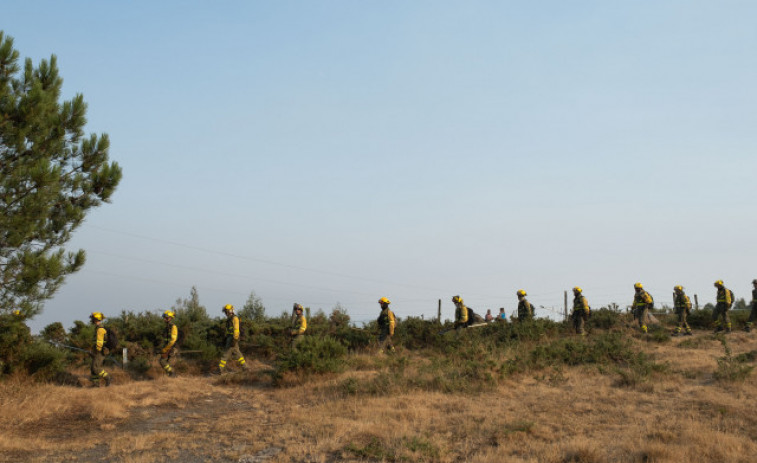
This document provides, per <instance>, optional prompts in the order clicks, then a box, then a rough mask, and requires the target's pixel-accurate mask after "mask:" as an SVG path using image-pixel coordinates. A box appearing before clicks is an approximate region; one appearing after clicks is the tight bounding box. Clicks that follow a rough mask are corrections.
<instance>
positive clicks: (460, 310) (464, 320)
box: [452, 296, 468, 333]
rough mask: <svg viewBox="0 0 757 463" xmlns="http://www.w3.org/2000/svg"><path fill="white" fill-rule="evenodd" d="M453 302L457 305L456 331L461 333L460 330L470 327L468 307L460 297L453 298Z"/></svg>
mask: <svg viewBox="0 0 757 463" xmlns="http://www.w3.org/2000/svg"><path fill="white" fill-rule="evenodd" d="M452 302H453V303H454V304H455V331H457V332H458V333H459V332H460V329H462V328H465V327H466V326H468V307H466V306H465V303H464V302H463V298H461V297H460V296H453V297H452Z"/></svg>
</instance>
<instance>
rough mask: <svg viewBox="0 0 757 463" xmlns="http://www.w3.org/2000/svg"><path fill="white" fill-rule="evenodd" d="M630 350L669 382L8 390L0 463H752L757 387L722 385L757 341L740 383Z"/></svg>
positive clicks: (376, 382) (357, 369) (427, 367)
mask: <svg viewBox="0 0 757 463" xmlns="http://www.w3.org/2000/svg"><path fill="white" fill-rule="evenodd" d="M627 336H628V337H629V338H630V339H631V340H632V343H633V344H632V345H633V348H634V349H638V350H643V351H645V352H647V353H649V354H650V355H651V358H652V359H654V361H655V362H656V363H657V364H658V365H663V366H665V368H664V369H662V371H657V372H655V371H652V372H651V373H648V374H646V375H634V374H633V372H631V371H630V370H627V369H623V368H618V367H616V366H613V365H597V364H588V365H578V366H552V367H547V368H540V369H531V370H527V371H525V372H519V373H512V374H505V375H501V376H498V377H496V378H495V380H494V381H493V382H490V383H487V384H488V386H486V387H483V388H481V389H479V392H471V391H470V390H466V389H465V388H461V389H459V390H457V391H455V392H447V393H445V392H443V391H444V390H445V387H438V383H433V381H431V380H428V381H424V382H419V383H417V384H415V383H412V379H413V378H417V377H424V375H425V376H428V375H429V373H428V372H429V371H431V370H433V368H435V367H434V366H433V365H432V363H433V362H430V361H429V359H428V358H427V356H421V354H420V353H418V352H401V353H399V354H398V355H397V356H395V357H393V358H388V357H382V356H369V355H365V354H358V355H354V356H352V357H351V358H350V360H349V362H350V366H351V367H350V368H348V370H347V371H346V372H344V373H341V374H338V375H330V376H325V377H324V376H320V377H298V376H295V375H290V376H288V377H285V378H283V383H285V384H286V385H287V386H285V387H280V388H274V387H272V386H271V381H270V375H269V374H267V371H268V370H269V367H268V366H267V365H264V364H262V363H257V362H251V364H252V366H253V372H252V373H250V374H231V375H227V376H225V377H222V378H205V377H197V376H186V377H179V378H175V379H171V380H169V379H166V378H160V379H157V380H154V381H128V380H127V379H126V376H125V375H119V374H118V372H116V374H115V376H116V380H117V382H118V384H116V385H114V386H112V387H110V388H108V389H105V388H100V389H87V388H72V387H65V386H54V385H38V384H33V383H31V382H28V381H24V380H22V379H17V380H9V381H6V382H5V383H2V384H0V428H1V429H2V433H1V434H0V461H3V462H5V461H8V462H19V461H30V462H56V461H81V462H84V461H86V462H90V461H103V462H104V461H123V462H134V463H137V462H153V461H166V462H168V461H176V462H179V461H180V462H184V463H191V462H202V461H232V462H236V461H271V462H284V461H298V462H299V461H303V462H304V461H313V462H325V461H440V462H451V461H470V462H502V461H516V462H520V461H523V462H567V461H575V462H579V461H582V462H605V461H622V462H626V461H639V462H641V461H659V462H668V461H669V462H679V461H680V462H691V461H713V462H715V461H717V462H723V461H726V462H731V461H733V462H740V461H743V462H748V461H753V459H754V455H757V414H755V413H754V410H755V407H754V404H753V401H754V398H755V396H756V395H757V380H756V379H755V376H754V374H750V375H748V376H747V377H746V379H745V380H737V381H728V380H727V378H726V380H720V379H717V378H716V377H717V373H718V372H719V373H720V375H721V376H722V375H725V376H726V377H728V376H729V374H731V376H733V377H734V378H736V379H738V374H737V373H738V367H739V366H751V365H754V363H755V362H754V360H753V357H754V353H755V352H757V336H754V335H748V334H745V333H734V334H731V335H729V337H728V338H727V339H728V345H729V347H730V349H731V351H732V356H733V357H734V358H736V356H738V355H739V354H750V355H747V356H742V357H741V360H743V363H735V362H733V363H732V364H731V366H732V367H733V369H731V370H728V369H726V368H725V367H726V366H727V365H726V364H724V366H720V367H719V364H718V359H722V358H723V357H724V348H723V345H722V344H721V342H720V341H719V339H718V338H716V337H714V336H712V335H710V334H707V333H704V332H698V333H697V335H696V336H694V337H693V338H692V337H685V338H675V339H673V340H672V341H671V342H663V343H660V344H658V343H654V342H646V341H644V340H642V339H640V338H638V337H635V336H633V335H631V334H627ZM516 353H517V352H515V351H512V352H503V353H502V354H501V356H502V358H503V359H505V360H507V359H506V358H507V357H508V356H513V355H516ZM745 357H746V358H745ZM80 373H81V374H82V375H83V376H84V375H85V374H86V372H84V371H82V372H80ZM119 380H120V382H119ZM479 380H480V378H479V379H476V381H479ZM434 384H436V386H434ZM442 386H444V385H442ZM458 387H459V386H458ZM382 388H384V389H385V390H382Z"/></svg>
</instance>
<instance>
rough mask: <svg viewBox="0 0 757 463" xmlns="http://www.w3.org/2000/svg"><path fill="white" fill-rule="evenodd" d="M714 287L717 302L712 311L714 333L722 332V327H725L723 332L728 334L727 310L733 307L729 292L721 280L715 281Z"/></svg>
mask: <svg viewBox="0 0 757 463" xmlns="http://www.w3.org/2000/svg"><path fill="white" fill-rule="evenodd" d="M715 287H716V288H717V289H718V294H717V302H716V304H715V309H714V310H713V311H712V321H713V322H715V333H719V332H720V331H723V325H725V332H726V333H730V332H731V317H730V315H729V314H728V310H729V309H730V308H731V306H732V305H733V300H732V299H731V290H729V289H728V288H726V287H725V285H724V284H723V280H718V281H716V282H715ZM721 319H722V322H721Z"/></svg>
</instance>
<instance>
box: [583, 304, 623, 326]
mask: <svg viewBox="0 0 757 463" xmlns="http://www.w3.org/2000/svg"><path fill="white" fill-rule="evenodd" d="M621 322H622V314H621V313H620V312H618V311H617V310H611V309H606V308H604V307H602V308H601V309H598V310H593V311H592V312H591V315H590V316H589V322H588V323H587V324H586V326H587V327H588V328H589V329H593V328H601V329H603V330H609V329H611V328H615V327H619V326H621Z"/></svg>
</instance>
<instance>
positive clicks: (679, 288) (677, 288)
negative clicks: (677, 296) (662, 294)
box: [673, 285, 683, 292]
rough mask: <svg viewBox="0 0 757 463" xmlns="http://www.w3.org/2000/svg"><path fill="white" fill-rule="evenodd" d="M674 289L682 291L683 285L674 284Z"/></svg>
mask: <svg viewBox="0 0 757 463" xmlns="http://www.w3.org/2000/svg"><path fill="white" fill-rule="evenodd" d="M673 291H678V292H681V291H683V286H681V285H677V286H673Z"/></svg>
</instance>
